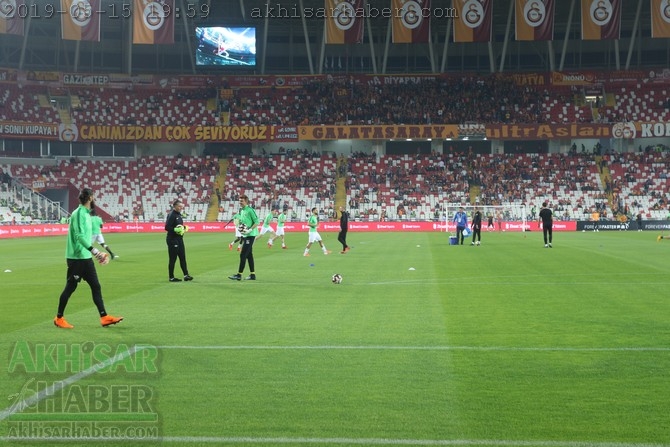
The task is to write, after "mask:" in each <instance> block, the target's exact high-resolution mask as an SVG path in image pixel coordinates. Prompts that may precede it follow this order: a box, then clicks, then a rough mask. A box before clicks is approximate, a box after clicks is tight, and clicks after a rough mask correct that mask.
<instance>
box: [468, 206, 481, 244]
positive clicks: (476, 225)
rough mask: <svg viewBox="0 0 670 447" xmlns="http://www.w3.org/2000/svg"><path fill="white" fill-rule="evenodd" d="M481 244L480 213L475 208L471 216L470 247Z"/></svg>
mask: <svg viewBox="0 0 670 447" xmlns="http://www.w3.org/2000/svg"><path fill="white" fill-rule="evenodd" d="M481 243H482V213H481V211H479V209H477V208H475V214H474V216H472V243H471V244H470V245H475V244H477V245H479V244H481Z"/></svg>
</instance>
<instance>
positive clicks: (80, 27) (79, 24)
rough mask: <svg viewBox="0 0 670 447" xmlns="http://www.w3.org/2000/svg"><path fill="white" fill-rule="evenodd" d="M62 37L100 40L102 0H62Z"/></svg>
mask: <svg viewBox="0 0 670 447" xmlns="http://www.w3.org/2000/svg"><path fill="white" fill-rule="evenodd" d="M61 11H62V13H61V14H60V23H61V34H62V38H63V39H66V40H90V41H93V42H100V15H101V14H100V0H61Z"/></svg>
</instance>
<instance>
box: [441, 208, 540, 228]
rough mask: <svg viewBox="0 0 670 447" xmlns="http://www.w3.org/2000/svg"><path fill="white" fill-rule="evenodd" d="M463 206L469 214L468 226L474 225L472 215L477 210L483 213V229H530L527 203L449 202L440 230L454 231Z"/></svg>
mask: <svg viewBox="0 0 670 447" xmlns="http://www.w3.org/2000/svg"><path fill="white" fill-rule="evenodd" d="M461 207H462V208H463V211H465V214H467V216H468V228H470V227H471V226H472V217H473V216H474V214H475V210H476V209H478V210H479V211H480V212H481V213H482V231H483V232H484V231H526V230H527V229H528V218H529V217H530V216H528V212H527V209H526V205H520V204H510V205H496V206H492V205H459V204H457V203H456V204H454V203H449V204H446V205H445V206H444V210H445V212H444V221H443V222H444V225H441V226H440V227H441V228H440V231H442V230H444V231H446V232H450V233H454V232H455V231H456V223H455V222H454V216H455V215H456V213H457V212H458V209H459V208H461Z"/></svg>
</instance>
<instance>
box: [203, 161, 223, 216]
mask: <svg viewBox="0 0 670 447" xmlns="http://www.w3.org/2000/svg"><path fill="white" fill-rule="evenodd" d="M226 172H228V159H223V160H219V174H218V175H217V176H216V180H215V181H214V185H212V194H211V198H210V201H209V208H207V216H206V217H205V220H206V221H207V222H216V220H217V218H218V217H219V207H220V206H221V203H220V202H219V196H217V194H216V187H217V185H218V187H219V191H220V192H221V193H223V185H225V184H226Z"/></svg>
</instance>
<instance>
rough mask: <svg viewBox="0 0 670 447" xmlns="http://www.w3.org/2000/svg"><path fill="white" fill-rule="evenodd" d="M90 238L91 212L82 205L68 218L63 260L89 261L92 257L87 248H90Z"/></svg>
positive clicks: (91, 230)
mask: <svg viewBox="0 0 670 447" xmlns="http://www.w3.org/2000/svg"><path fill="white" fill-rule="evenodd" d="M92 236H93V224H92V223H91V211H90V210H89V209H88V208H86V207H85V206H84V205H79V207H78V208H77V209H76V210H74V211H73V212H72V215H71V216H70V227H69V228H68V231H67V245H66V246H65V258H66V259H91V258H92V257H93V255H92V254H91V252H90V251H89V250H88V248H89V247H90V246H91V237H92Z"/></svg>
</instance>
